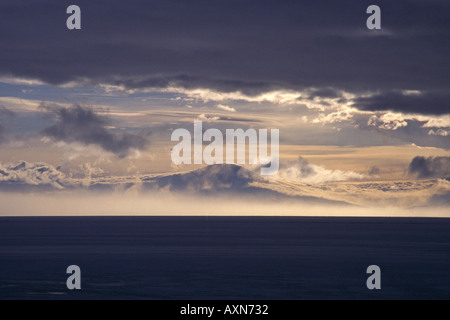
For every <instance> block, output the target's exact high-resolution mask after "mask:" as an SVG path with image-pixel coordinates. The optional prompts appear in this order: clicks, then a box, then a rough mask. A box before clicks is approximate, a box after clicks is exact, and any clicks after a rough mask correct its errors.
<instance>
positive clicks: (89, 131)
mask: <svg viewBox="0 0 450 320" xmlns="http://www.w3.org/2000/svg"><path fill="white" fill-rule="evenodd" d="M41 108H42V109H45V110H47V111H48V112H50V113H53V114H54V115H55V116H56V118H57V121H56V123H55V124H54V125H52V126H49V127H47V128H45V129H44V130H42V134H43V135H45V136H47V137H50V138H52V139H54V140H56V141H64V142H67V143H71V142H80V143H83V144H86V145H90V144H93V145H98V146H100V147H101V148H103V149H104V150H106V151H109V152H112V153H114V154H116V155H117V156H119V157H125V156H126V155H128V154H129V152H130V151H131V150H133V149H137V150H143V149H145V148H146V147H147V145H148V143H149V140H148V138H147V136H148V134H147V133H143V134H142V135H138V134H131V133H126V132H125V133H113V132H111V131H109V130H108V129H106V128H105V126H106V125H107V124H108V121H107V118H105V117H103V116H101V115H99V114H97V113H95V112H94V111H93V110H92V109H90V108H86V107H82V106H80V105H78V104H76V105H73V106H72V107H69V108H66V107H61V106H55V105H41Z"/></svg>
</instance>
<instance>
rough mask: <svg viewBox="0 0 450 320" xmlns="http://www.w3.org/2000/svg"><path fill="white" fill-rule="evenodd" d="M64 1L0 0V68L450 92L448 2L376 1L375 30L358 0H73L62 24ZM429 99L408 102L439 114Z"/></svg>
mask: <svg viewBox="0 0 450 320" xmlns="http://www.w3.org/2000/svg"><path fill="white" fill-rule="evenodd" d="M70 4H72V2H69V1H65V0H63V1H50V0H36V1H30V2H21V1H11V0H5V1H2V2H1V4H0V21H2V27H1V29H0V35H1V38H2V47H3V48H7V49H5V50H1V52H0V61H2V63H1V66H0V74H1V75H12V76H15V77H26V78H36V79H40V80H42V81H45V82H47V83H51V84H55V85H60V84H64V83H68V82H70V81H81V82H83V83H84V84H96V83H100V82H101V83H109V84H117V85H124V86H126V87H128V88H145V87H160V88H162V87H167V86H169V85H177V86H181V87H186V88H194V87H195V88H197V87H206V88H212V89H216V90H221V91H234V90H241V91H243V92H245V93H247V94H256V93H258V92H261V91H266V90H270V89H273V88H290V89H301V88H311V87H315V88H333V89H336V90H338V89H344V90H347V91H350V92H361V91H380V92H386V91H389V90H391V89H397V90H401V89H410V90H412V89H415V90H422V91H430V92H431V91H434V90H438V91H439V90H441V91H445V92H447V93H448V90H449V89H448V88H449V86H448V79H450V65H449V63H448V52H449V51H450V23H449V21H450V2H448V1H438V0H435V1H422V0H409V1H387V0H379V1H377V5H379V6H380V7H381V10H382V28H383V29H382V30H381V31H378V30H372V31H371V30H368V29H367V28H366V19H367V17H368V15H367V14H366V8H367V7H368V6H369V5H371V4H373V3H372V2H371V1H366V0H363V1H352V2H349V1H346V2H341V1H332V0H321V1H288V0H263V1H260V0H248V1H240V0H217V1H209V0H194V1H185V0H166V1H147V0H137V1H133V4H130V3H128V2H125V1H120V2H119V1H114V2H112V1H106V0H100V1H87V0H79V1H77V5H79V6H80V7H81V15H82V22H81V26H82V29H81V30H68V29H67V28H66V19H67V17H68V15H67V14H66V13H65V12H66V8H67V6H69V5H70ZM319 92H320V91H319ZM435 102H436V103H437V105H438V106H426V107H423V109H421V108H419V109H418V108H417V107H415V106H414V107H413V109H412V111H416V110H418V111H420V112H422V111H423V112H425V113H429V112H432V113H435V114H442V113H445V112H447V111H446V110H448V105H445V104H443V102H442V101H440V100H437V101H435ZM443 107H444V108H445V109H444V110H442V108H443ZM405 109H407V110H408V111H409V109H408V107H407V106H405V107H404V108H402V110H405ZM427 110H432V111H427ZM405 111H406V110H405Z"/></svg>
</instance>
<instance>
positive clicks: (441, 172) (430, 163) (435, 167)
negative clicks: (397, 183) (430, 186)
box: [408, 156, 450, 180]
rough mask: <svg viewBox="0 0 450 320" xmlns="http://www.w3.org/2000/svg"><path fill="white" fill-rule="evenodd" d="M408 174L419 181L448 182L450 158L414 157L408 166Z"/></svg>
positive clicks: (449, 177)
mask: <svg viewBox="0 0 450 320" xmlns="http://www.w3.org/2000/svg"><path fill="white" fill-rule="evenodd" d="M408 172H409V173H410V174H414V175H417V177H418V178H419V179H424V178H442V179H447V180H450V157H428V158H425V157H421V156H417V157H415V158H414V159H413V160H412V161H411V163H410V164H409V168H408Z"/></svg>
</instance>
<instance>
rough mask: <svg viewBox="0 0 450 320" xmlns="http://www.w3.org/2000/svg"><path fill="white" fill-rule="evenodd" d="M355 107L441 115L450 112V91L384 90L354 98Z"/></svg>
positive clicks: (369, 109)
mask: <svg viewBox="0 0 450 320" xmlns="http://www.w3.org/2000/svg"><path fill="white" fill-rule="evenodd" d="M354 103H355V107H357V108H359V109H362V110H368V111H378V110H391V111H397V112H404V113H407V112H409V113H422V114H433V115H441V114H447V113H450V92H428V93H423V94H420V93H419V94H403V93H401V92H386V93H382V94H378V95H374V96H371V97H361V98H358V99H356V101H355V102H354Z"/></svg>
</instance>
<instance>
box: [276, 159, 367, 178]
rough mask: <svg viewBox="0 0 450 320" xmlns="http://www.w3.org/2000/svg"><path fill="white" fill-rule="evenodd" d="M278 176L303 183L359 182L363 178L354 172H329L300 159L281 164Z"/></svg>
mask: <svg viewBox="0 0 450 320" xmlns="http://www.w3.org/2000/svg"><path fill="white" fill-rule="evenodd" d="M278 176H279V177H281V178H286V179H289V180H294V181H299V182H303V183H312V184H315V183H324V182H330V181H348V180H361V179H363V178H364V177H365V176H364V175H363V174H360V173H357V172H354V171H342V170H329V169H326V168H324V167H321V166H318V165H315V164H311V163H309V162H308V161H306V160H305V159H303V158H302V157H299V158H298V160H297V161H294V162H288V163H282V164H281V166H280V170H279V172H278Z"/></svg>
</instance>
